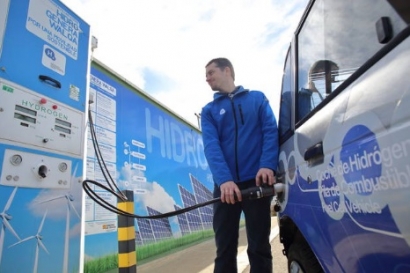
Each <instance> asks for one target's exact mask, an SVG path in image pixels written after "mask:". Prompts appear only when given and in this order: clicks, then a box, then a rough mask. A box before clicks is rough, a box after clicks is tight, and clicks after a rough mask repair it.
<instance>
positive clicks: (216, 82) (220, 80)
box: [205, 63, 228, 91]
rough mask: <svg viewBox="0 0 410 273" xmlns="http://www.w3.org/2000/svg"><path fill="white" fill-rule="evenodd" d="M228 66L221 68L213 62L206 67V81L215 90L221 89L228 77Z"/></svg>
mask: <svg viewBox="0 0 410 273" xmlns="http://www.w3.org/2000/svg"><path fill="white" fill-rule="evenodd" d="M226 70H227V68H225V69H221V68H219V67H217V66H216V64H215V63H211V64H210V65H208V66H207V67H206V74H205V75H206V82H207V83H208V84H209V86H210V87H211V89H212V90H213V91H220V90H221V88H222V86H223V84H224V82H225V81H226V77H228V73H227V71H226Z"/></svg>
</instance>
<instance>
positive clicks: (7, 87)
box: [3, 85, 14, 93]
mask: <svg viewBox="0 0 410 273" xmlns="http://www.w3.org/2000/svg"><path fill="white" fill-rule="evenodd" d="M3 90H4V91H7V92H10V93H13V91H14V89H13V88H12V87H10V86H7V85H3Z"/></svg>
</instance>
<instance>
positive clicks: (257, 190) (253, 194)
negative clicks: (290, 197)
mask: <svg viewBox="0 0 410 273" xmlns="http://www.w3.org/2000/svg"><path fill="white" fill-rule="evenodd" d="M283 190H284V184H283V183H276V184H274V185H273V186H268V185H265V186H260V187H252V188H249V189H246V190H241V194H242V200H244V199H249V200H251V199H259V198H262V197H268V196H273V195H275V193H277V192H282V191H283ZM235 200H236V201H238V199H237V197H236V195H235Z"/></svg>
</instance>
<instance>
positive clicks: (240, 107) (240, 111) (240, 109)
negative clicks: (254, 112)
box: [238, 104, 245, 125]
mask: <svg viewBox="0 0 410 273" xmlns="http://www.w3.org/2000/svg"><path fill="white" fill-rule="evenodd" d="M238 106H239V114H240V116H241V122H242V125H244V124H245V122H244V121H243V113H242V105H241V104H239V105H238Z"/></svg>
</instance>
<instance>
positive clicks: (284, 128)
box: [279, 51, 293, 137]
mask: <svg viewBox="0 0 410 273" xmlns="http://www.w3.org/2000/svg"><path fill="white" fill-rule="evenodd" d="M291 65H292V63H291V58H290V51H289V52H288V55H287V56H286V62H285V68H284V73H283V78H282V92H281V103H280V110H279V135H280V137H283V136H284V135H285V134H286V132H288V131H289V130H290V129H291V121H292V113H293V111H292V92H291V90H292V87H291V83H292V82H291V80H292V77H291Z"/></svg>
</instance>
